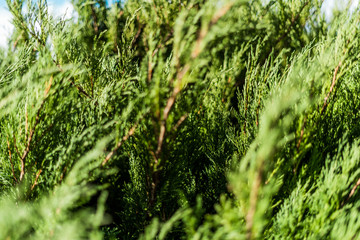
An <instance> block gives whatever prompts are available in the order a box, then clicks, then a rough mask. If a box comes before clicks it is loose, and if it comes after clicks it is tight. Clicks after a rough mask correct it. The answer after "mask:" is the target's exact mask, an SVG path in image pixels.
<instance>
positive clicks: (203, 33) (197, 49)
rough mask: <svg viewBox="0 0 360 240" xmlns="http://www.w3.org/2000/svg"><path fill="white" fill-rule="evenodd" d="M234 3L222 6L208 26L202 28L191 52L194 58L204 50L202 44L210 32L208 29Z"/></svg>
mask: <svg viewBox="0 0 360 240" xmlns="http://www.w3.org/2000/svg"><path fill="white" fill-rule="evenodd" d="M233 5H234V3H233V2H230V3H228V4H226V5H224V6H222V7H221V8H220V9H219V10H218V11H217V12H216V13H215V14H214V15H213V17H212V18H211V21H210V24H209V26H208V27H206V28H205V27H203V28H201V30H200V34H199V37H198V39H197V40H196V43H195V48H194V50H193V51H192V53H191V57H192V58H193V59H194V58H197V57H198V56H199V54H200V53H201V52H202V47H201V44H202V42H203V41H204V39H205V37H206V35H207V34H208V31H209V29H210V28H211V26H213V25H214V24H216V23H217V22H218V21H219V19H220V18H221V17H222V16H224V15H225V14H226V13H227V12H228V11H229V10H230V9H231V7H232V6H233Z"/></svg>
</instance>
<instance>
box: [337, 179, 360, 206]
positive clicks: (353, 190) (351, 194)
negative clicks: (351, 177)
mask: <svg viewBox="0 0 360 240" xmlns="http://www.w3.org/2000/svg"><path fill="white" fill-rule="evenodd" d="M359 186H360V178H359V179H358V180H357V182H356V184H355V186H354V187H353V188H352V189H351V192H350V194H349V196H348V198H347V199H346V200H345V201H344V202H343V203H342V204H341V207H343V206H344V205H345V204H346V203H347V202H348V201H349V199H350V198H351V197H352V196H353V195H354V193H355V191H356V189H357V188H358V187H359Z"/></svg>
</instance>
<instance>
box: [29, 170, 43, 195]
mask: <svg viewBox="0 0 360 240" xmlns="http://www.w3.org/2000/svg"><path fill="white" fill-rule="evenodd" d="M41 172H42V169H40V170H39V171H38V173H37V174H36V177H35V182H34V184H33V185H32V186H31V191H32V190H34V188H35V186H36V185H37V184H38V183H37V181H38V179H39V176H40V174H41Z"/></svg>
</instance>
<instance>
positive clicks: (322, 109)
mask: <svg viewBox="0 0 360 240" xmlns="http://www.w3.org/2000/svg"><path fill="white" fill-rule="evenodd" d="M340 66H341V61H340V62H339V64H338V65H337V66H336V68H335V71H334V76H333V79H332V83H331V86H330V90H329V92H328V94H327V95H326V97H325V99H324V105H323V106H322V108H321V112H320V114H321V115H322V114H323V113H324V111H325V110H326V107H327V105H328V100H329V97H330V94H331V92H332V91H333V89H334V87H335V84H336V81H337V78H336V75H337V73H338V71H339V68H340Z"/></svg>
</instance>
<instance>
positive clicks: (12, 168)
mask: <svg viewBox="0 0 360 240" xmlns="http://www.w3.org/2000/svg"><path fill="white" fill-rule="evenodd" d="M6 139H7V145H8V150H9V160H10V164H11V172H12V175H13V177H14V180H15V182H18V180H17V178H16V176H15V170H14V164H13V162H12V157H11V149H10V142H9V138H8V137H6Z"/></svg>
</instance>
